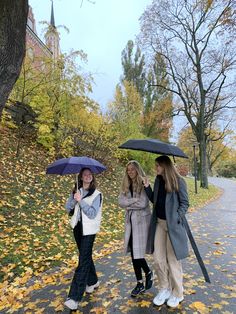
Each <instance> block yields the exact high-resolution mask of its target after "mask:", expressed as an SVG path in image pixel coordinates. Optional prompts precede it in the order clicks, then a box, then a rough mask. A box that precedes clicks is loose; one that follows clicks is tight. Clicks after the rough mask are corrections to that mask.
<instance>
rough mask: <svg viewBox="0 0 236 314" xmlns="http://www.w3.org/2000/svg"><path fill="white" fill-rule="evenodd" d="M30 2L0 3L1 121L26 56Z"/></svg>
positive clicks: (10, 1)
mask: <svg viewBox="0 0 236 314" xmlns="http://www.w3.org/2000/svg"><path fill="white" fill-rule="evenodd" d="M27 16H28V0H17V1H16V0H1V1H0V119H1V116H2V111H3V108H4V106H5V104H6V101H7V99H8V96H9V94H10V92H11V90H12V88H13V86H14V84H15V82H16V80H17V78H18V77H19V74H20V70H21V65H22V62H23V59H24V56H25V36H26V24H27Z"/></svg>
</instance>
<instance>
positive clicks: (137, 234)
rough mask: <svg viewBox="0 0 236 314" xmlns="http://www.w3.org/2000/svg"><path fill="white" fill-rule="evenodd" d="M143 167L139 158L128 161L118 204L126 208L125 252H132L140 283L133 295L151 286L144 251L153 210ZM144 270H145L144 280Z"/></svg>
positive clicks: (135, 270)
mask: <svg viewBox="0 0 236 314" xmlns="http://www.w3.org/2000/svg"><path fill="white" fill-rule="evenodd" d="M144 175H145V174H144V171H143V170H142V168H141V166H140V165H139V163H138V162H137V161H136V160H131V161H130V162H128V164H127V166H126V169H125V174H124V177H123V180H122V185H121V192H120V195H119V205H120V206H121V207H123V208H125V209H126V215H125V244H124V246H125V253H128V252H131V257H132V263H133V268H134V272H135V276H136V279H137V284H136V286H135V287H134V289H133V290H132V292H131V296H132V297H136V296H137V295H139V294H140V293H142V292H144V291H145V290H148V289H150V288H151V287H152V281H153V278H152V271H151V270H150V268H149V266H148V264H147V262H146V260H145V258H144V257H145V254H146V253H150V252H148V250H147V234H148V228H149V224H150V218H151V211H150V208H149V201H148V198H147V195H146V193H145V191H144V187H143V182H142V181H143V177H144ZM142 271H144V273H145V283H143V277H142Z"/></svg>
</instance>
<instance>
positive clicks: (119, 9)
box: [29, 0, 152, 109]
mask: <svg viewBox="0 0 236 314" xmlns="http://www.w3.org/2000/svg"><path fill="white" fill-rule="evenodd" d="M94 2H95V3H94V4H92V3H90V2H88V1H87V0H84V1H83V5H82V7H81V0H54V15H55V24H56V25H65V26H66V27H68V28H69V30H70V33H69V34H67V33H66V32H65V31H64V30H63V29H59V31H60V32H61V41H60V45H61V50H62V51H63V52H69V51H70V50H71V49H74V50H78V49H82V50H83V51H84V52H85V53H87V55H88V65H87V68H88V70H89V71H90V72H92V73H94V78H95V83H96V86H94V88H93V89H94V92H93V94H92V98H94V99H95V100H96V101H97V102H98V103H99V104H100V106H101V107H102V108H103V109H105V108H106V105H107V103H108V102H109V101H110V100H112V98H113V95H114V90H115V86H116V84H117V83H118V82H119V78H120V75H121V74H122V69H121V51H122V50H123V49H124V48H125V46H126V44H127V41H128V40H129V39H132V40H135V36H136V35H137V34H138V33H139V17H140V16H141V14H142V13H143V12H144V10H145V8H146V7H147V5H149V4H151V2H152V1H151V0H94ZM29 3H30V5H31V6H32V8H33V12H34V16H35V19H36V22H37V24H36V27H37V31H38V35H39V36H40V37H41V38H42V36H41V28H42V26H41V25H39V23H38V22H39V21H45V20H46V21H49V20H50V14H51V1H50V0H29Z"/></svg>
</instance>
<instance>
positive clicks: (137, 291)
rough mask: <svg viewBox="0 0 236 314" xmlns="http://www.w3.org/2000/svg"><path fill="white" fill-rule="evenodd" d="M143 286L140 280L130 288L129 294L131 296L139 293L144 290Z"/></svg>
mask: <svg viewBox="0 0 236 314" xmlns="http://www.w3.org/2000/svg"><path fill="white" fill-rule="evenodd" d="M144 291H145V288H144V285H143V283H142V282H138V283H137V286H136V287H135V288H134V289H133V290H132V292H131V296H132V297H136V296H137V295H139V294H140V293H142V292H144Z"/></svg>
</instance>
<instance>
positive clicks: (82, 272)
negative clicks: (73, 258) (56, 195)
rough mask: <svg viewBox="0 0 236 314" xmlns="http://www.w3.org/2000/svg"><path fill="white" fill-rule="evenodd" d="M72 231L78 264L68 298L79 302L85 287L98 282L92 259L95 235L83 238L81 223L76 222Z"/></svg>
mask: <svg viewBox="0 0 236 314" xmlns="http://www.w3.org/2000/svg"><path fill="white" fill-rule="evenodd" d="M73 231H74V237H75V241H76V243H77V247H78V250H79V264H78V266H77V268H76V270H75V273H74V277H73V279H72V282H71V286H70V291H69V294H68V297H69V298H71V299H73V300H74V301H80V300H81V299H82V297H83V294H84V291H85V289H86V285H88V286H92V285H94V284H95V283H97V281H98V277H97V274H96V269H95V266H94V263H93V259H92V250H93V243H94V240H95V236H96V235H95V234H92V235H86V236H83V231H82V224H81V222H78V224H77V226H76V227H75V228H74V230H73Z"/></svg>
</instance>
